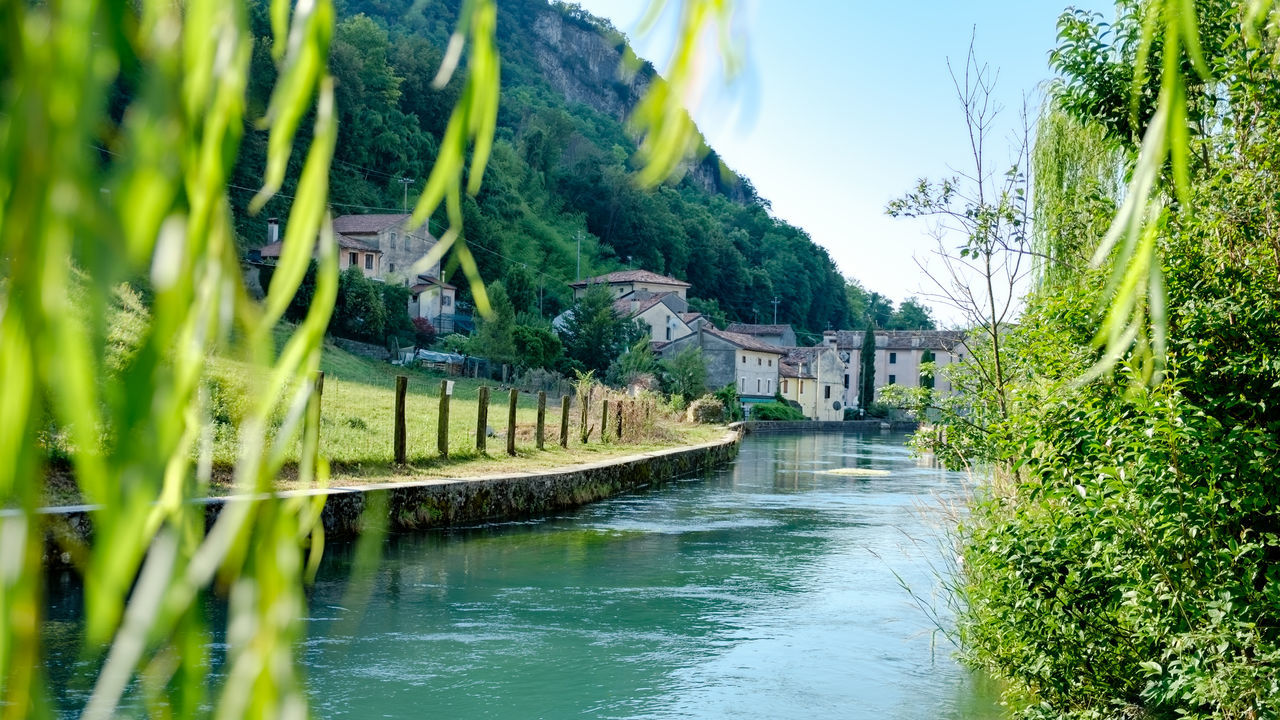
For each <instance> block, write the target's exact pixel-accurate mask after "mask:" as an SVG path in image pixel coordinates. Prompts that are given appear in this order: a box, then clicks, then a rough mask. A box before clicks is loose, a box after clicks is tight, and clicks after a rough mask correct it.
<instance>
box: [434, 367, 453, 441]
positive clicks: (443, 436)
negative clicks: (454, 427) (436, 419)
mask: <svg viewBox="0 0 1280 720" xmlns="http://www.w3.org/2000/svg"><path fill="white" fill-rule="evenodd" d="M451 384H452V383H451V382H449V381H448V380H441V381H440V424H439V425H438V426H437V427H436V449H437V450H439V451H440V457H442V458H447V457H449V398H450V393H449V391H450V390H451V389H452V388H450V387H449V386H450V385H451Z"/></svg>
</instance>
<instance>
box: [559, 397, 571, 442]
mask: <svg viewBox="0 0 1280 720" xmlns="http://www.w3.org/2000/svg"><path fill="white" fill-rule="evenodd" d="M560 447H562V448H567V447H569V396H568V395H561V396H560Z"/></svg>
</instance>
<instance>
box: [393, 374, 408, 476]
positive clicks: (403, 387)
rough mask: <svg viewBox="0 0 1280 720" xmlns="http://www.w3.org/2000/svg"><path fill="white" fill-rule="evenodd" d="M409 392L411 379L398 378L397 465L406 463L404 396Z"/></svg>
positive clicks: (405, 377) (402, 376)
mask: <svg viewBox="0 0 1280 720" xmlns="http://www.w3.org/2000/svg"><path fill="white" fill-rule="evenodd" d="M408 390H409V378H408V376H406V375H397V376H396V430H395V449H396V464H397V465H403V464H404V461H405V455H406V453H405V428H404V396H405V393H406V392H408Z"/></svg>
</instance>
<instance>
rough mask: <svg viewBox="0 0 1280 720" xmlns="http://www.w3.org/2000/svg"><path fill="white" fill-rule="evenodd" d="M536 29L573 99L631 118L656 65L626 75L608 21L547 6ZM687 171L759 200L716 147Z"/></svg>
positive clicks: (557, 85) (536, 49)
mask: <svg viewBox="0 0 1280 720" xmlns="http://www.w3.org/2000/svg"><path fill="white" fill-rule="evenodd" d="M530 30H531V32H532V35H533V55H534V57H535V58H536V60H537V62H538V66H539V68H540V69H541V70H542V72H543V74H544V75H545V77H546V79H547V82H548V83H549V84H550V85H551V87H552V89H554V90H556V91H557V92H559V93H561V94H562V95H564V97H565V98H566V99H567V100H568V101H569V102H570V103H582V104H583V105H586V106H588V107H591V108H593V109H595V110H597V111H599V112H602V113H604V114H606V115H609V116H611V117H613V118H614V119H616V120H618V121H619V122H625V121H626V118H627V115H628V114H630V112H631V110H632V108H634V107H635V106H636V104H637V103H638V102H639V101H640V98H641V97H642V96H643V95H644V93H645V91H646V90H647V89H648V87H649V83H650V82H651V81H652V79H653V77H654V75H655V71H654V69H653V66H652V65H650V64H649V63H647V62H646V63H644V65H643V66H642V67H641V68H640V69H639V70H638V71H637V72H636V73H634V74H633V75H632V76H631V77H629V78H624V77H623V73H622V58H623V51H624V49H625V42H626V41H625V39H624V38H623V37H622V36H621V35H620V34H614V33H611V32H609V31H608V30H607V29H606V28H605V27H604V26H603V24H601V26H600V27H593V26H592V24H591V23H589V22H583V21H579V20H575V19H572V18H569V17H566V16H565V15H564V14H562V12H560V11H558V10H557V9H555V8H552V7H550V6H547V7H546V8H545V10H543V11H542V12H540V13H539V14H538V15H537V17H536V19H535V20H534V22H533V26H532V27H531V28H530ZM687 177H688V178H689V179H690V180H691V181H692V182H693V183H694V184H696V185H698V186H699V187H701V188H702V189H703V190H706V191H707V192H710V193H719V194H721V195H724V196H725V197H728V198H729V199H731V200H734V201H735V202H741V203H746V202H751V201H753V200H754V197H751V192H750V190H749V188H748V186H747V185H745V184H744V183H742V182H740V181H739V180H738V178H737V177H736V176H735V175H733V173H732V172H728V171H727V168H722V166H721V163H720V159H719V158H718V157H717V156H716V154H715V153H714V152H710V153H708V154H707V155H706V156H704V157H702V158H701V159H698V160H695V161H694V162H693V163H692V164H691V165H690V167H689V168H688V169H687Z"/></svg>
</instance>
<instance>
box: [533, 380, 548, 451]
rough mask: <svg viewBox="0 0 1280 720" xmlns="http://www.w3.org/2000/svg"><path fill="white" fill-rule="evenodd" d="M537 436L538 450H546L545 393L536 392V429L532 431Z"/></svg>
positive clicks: (542, 391) (541, 391) (543, 391)
mask: <svg viewBox="0 0 1280 720" xmlns="http://www.w3.org/2000/svg"><path fill="white" fill-rule="evenodd" d="M534 432H535V433H536V434H537V435H536V437H537V442H538V449H539V450H545V449H546V440H547V391H545V390H539V391H538V429H537V430H535V431H534Z"/></svg>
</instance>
